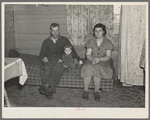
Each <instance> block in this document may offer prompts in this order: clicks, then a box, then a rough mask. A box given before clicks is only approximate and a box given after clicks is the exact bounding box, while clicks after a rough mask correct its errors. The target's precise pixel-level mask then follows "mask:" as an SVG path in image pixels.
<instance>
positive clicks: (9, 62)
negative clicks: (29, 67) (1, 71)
mask: <svg viewBox="0 0 150 120" xmlns="http://www.w3.org/2000/svg"><path fill="white" fill-rule="evenodd" d="M15 77H19V83H20V84H21V85H23V84H24V83H25V81H26V80H27V78H28V75H27V71H26V67H25V64H24V62H23V61H22V59H20V58H5V76H4V80H5V81H7V80H10V79H11V78H15ZM4 96H5V100H6V104H7V106H8V107H10V102H9V99H8V96H7V92H6V90H5V88H4Z"/></svg>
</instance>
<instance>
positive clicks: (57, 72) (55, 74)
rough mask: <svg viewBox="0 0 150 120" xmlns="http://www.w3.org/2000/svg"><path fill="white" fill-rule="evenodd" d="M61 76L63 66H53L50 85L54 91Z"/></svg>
mask: <svg viewBox="0 0 150 120" xmlns="http://www.w3.org/2000/svg"><path fill="white" fill-rule="evenodd" d="M62 74H63V65H62V64H60V63H59V64H58V63H57V64H55V66H54V67H53V71H52V73H51V80H52V81H51V85H52V88H53V90H54V91H56V88H57V85H58V84H59V82H60V79H61V77H62Z"/></svg>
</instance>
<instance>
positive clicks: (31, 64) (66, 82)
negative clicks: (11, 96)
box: [20, 54, 113, 92]
mask: <svg viewBox="0 0 150 120" xmlns="http://www.w3.org/2000/svg"><path fill="white" fill-rule="evenodd" d="M20 57H21V58H22V60H23V61H24V63H25V66H26V70H27V74H28V79H27V81H26V83H25V84H27V85H41V84H42V82H41V78H40V62H39V58H38V56H34V55H28V54H21V55H20ZM80 76H81V67H80V68H77V69H70V70H69V71H68V72H64V73H63V75H62V77H61V80H60V83H59V84H58V86H59V87H74V88H83V80H82V78H81V77H80ZM89 88H94V82H93V80H91V82H90V85H89ZM100 88H101V89H102V90H103V91H107V92H112V91H113V79H109V80H105V79H103V80H102V81H101V85H100Z"/></svg>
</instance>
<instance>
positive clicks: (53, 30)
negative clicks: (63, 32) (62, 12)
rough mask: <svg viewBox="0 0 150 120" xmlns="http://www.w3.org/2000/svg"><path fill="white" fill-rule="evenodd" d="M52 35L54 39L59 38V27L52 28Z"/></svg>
mask: <svg viewBox="0 0 150 120" xmlns="http://www.w3.org/2000/svg"><path fill="white" fill-rule="evenodd" d="M50 33H51V35H52V37H54V38H57V37H58V36H59V27H58V26H56V27H51V30H50Z"/></svg>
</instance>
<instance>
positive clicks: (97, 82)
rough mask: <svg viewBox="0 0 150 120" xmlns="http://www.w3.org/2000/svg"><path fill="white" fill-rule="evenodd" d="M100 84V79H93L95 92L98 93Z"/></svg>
mask: <svg viewBox="0 0 150 120" xmlns="http://www.w3.org/2000/svg"><path fill="white" fill-rule="evenodd" d="M100 82H101V79H100V78H98V77H94V84H95V92H98V91H99V87H100Z"/></svg>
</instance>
